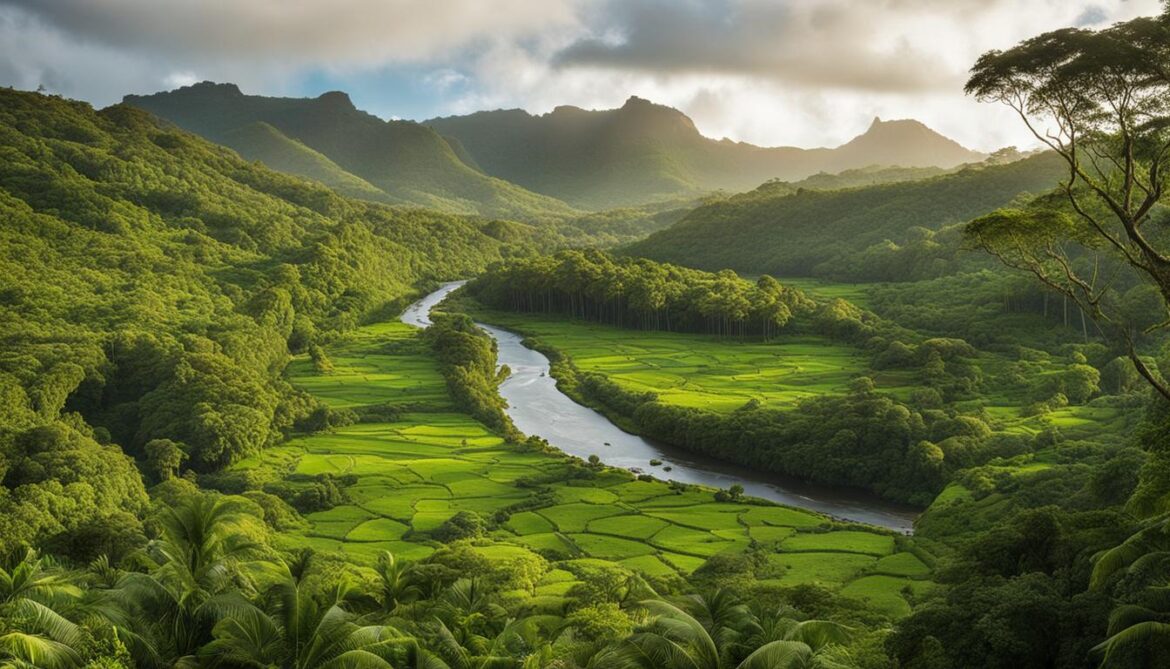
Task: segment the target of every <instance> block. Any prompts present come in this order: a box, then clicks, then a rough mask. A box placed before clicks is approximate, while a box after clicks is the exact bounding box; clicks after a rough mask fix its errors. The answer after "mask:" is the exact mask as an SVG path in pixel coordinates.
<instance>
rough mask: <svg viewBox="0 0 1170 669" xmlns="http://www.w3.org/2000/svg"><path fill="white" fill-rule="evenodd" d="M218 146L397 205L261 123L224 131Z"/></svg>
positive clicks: (355, 194)
mask: <svg viewBox="0 0 1170 669" xmlns="http://www.w3.org/2000/svg"><path fill="white" fill-rule="evenodd" d="M222 143H223V144H225V145H227V146H230V147H231V148H233V149H235V150H236V151H237V152H238V153H239V154H240V155H241V156H243V157H244V158H246V159H248V160H258V161H260V162H262V163H264V164H265V165H266V166H268V167H269V168H271V169H274V170H276V171H278V172H286V173H288V174H295V175H297V176H302V177H305V178H308V179H313V180H314V181H320V182H321V183H323V184H325V185H326V186H329V187H330V188H332V189H333V190H335V191H337V192H338V193H340V194H342V195H347V196H349V197H357V198H361V199H364V200H372V201H375V202H388V203H395V202H401V201H400V200H396V199H395V198H392V197H390V196H389V195H388V194H387V193H386V192H385V191H382V190H379V189H378V188H377V187H375V186H374V185H373V184H371V183H370V182H368V181H366V180H365V179H361V178H359V177H356V176H354V175H352V174H350V173H349V172H346V171H345V170H343V169H341V167H340V166H339V165H338V164H337V163H335V162H333V161H332V160H329V158H327V157H325V156H324V155H322V154H320V153H318V152H316V151H314V150H313V149H310V148H309V147H307V146H305V145H304V144H302V143H301V142H298V141H297V140H295V139H291V138H289V137H288V136H287V135H285V134H284V133H282V132H281V131H279V130H277V129H276V128H274V127H272V126H271V125H270V124H268V123H265V122H263V121H257V122H255V123H249V124H247V125H244V126H240V127H239V128H233V129H231V130H228V131H226V132H224V133H223V142H222Z"/></svg>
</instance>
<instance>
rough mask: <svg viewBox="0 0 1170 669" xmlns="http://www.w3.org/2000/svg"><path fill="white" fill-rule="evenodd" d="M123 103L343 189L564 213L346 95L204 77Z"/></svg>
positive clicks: (521, 213)
mask: <svg viewBox="0 0 1170 669" xmlns="http://www.w3.org/2000/svg"><path fill="white" fill-rule="evenodd" d="M125 103H126V104H129V105H131V106H135V107H139V108H142V109H145V110H147V111H149V112H152V113H154V114H157V115H158V116H161V117H162V118H165V119H167V120H170V121H173V122H174V123H176V124H177V125H179V126H180V127H182V128H184V129H186V130H189V131H191V132H194V133H197V134H199V135H202V136H203V137H206V138H207V139H210V140H211V141H213V142H218V143H221V144H224V145H226V146H229V147H231V148H233V149H236V150H237V151H239V152H240V154H241V155H243V156H244V157H245V158H248V159H249V160H259V161H261V162H263V163H265V164H266V165H268V166H269V167H270V168H272V169H276V170H281V171H285V172H289V173H291V174H297V175H300V176H305V177H309V178H313V179H318V180H321V181H323V182H324V183H326V184H328V185H330V186H334V187H339V188H340V189H341V190H342V192H343V193H344V194H346V195H350V196H356V197H362V198H365V199H372V200H375V201H383V202H398V203H407V204H415V205H422V206H427V207H431V208H435V209H439V210H442V211H447V212H452V213H463V214H481V215H483V216H491V217H500V218H512V219H522V220H529V219H534V218H555V217H563V216H566V215H570V214H572V213H573V210H572V209H571V208H570V207H569V206H568V205H566V204H565V203H563V202H560V201H558V200H555V199H553V198H551V197H547V196H542V195H537V194H536V193H532V192H529V191H526V190H524V189H523V188H521V187H519V186H516V185H514V184H511V183H508V182H506V181H503V180H501V179H496V178H493V177H490V176H487V175H485V174H483V173H482V172H480V171H479V170H478V169H476V168H474V167H472V166H469V165H468V164H467V163H465V162H464V161H463V160H461V159H460V158H459V156H458V155H456V153H455V150H454V149H452V147H451V145H450V144H448V142H447V141H446V140H444V139H443V138H442V137H440V136H439V135H438V134H436V133H435V131H433V130H431V129H430V128H428V127H426V126H423V125H420V124H418V123H413V122H410V121H383V120H381V119H379V118H378V117H376V116H373V115H371V114H367V113H365V112H363V111H359V110H358V109H356V108H355V107H354V106H353V103H352V102H350V100H349V96H347V95H346V94H345V93H339V92H333V93H326V94H324V95H322V96H320V97H318V98H315V99H308V98H305V99H300V98H269V97H263V96H258V95H244V94H243V93H241V92H240V89H239V88H237V87H236V86H235V85H234V84H213V83H211V82H203V83H200V84H195V85H193V86H187V87H184V88H180V89H177V90H174V91H170V92H166V93H157V94H154V95H148V96H136V95H128V96H126V99H125ZM367 186H373V188H374V190H373V191H371V190H369V189H368V188H367Z"/></svg>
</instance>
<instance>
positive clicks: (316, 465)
mask: <svg viewBox="0 0 1170 669" xmlns="http://www.w3.org/2000/svg"><path fill="white" fill-rule="evenodd" d="M419 343H420V342H419V337H418V335H417V331H416V330H413V329H411V328H408V327H406V326H401V325H397V324H380V325H374V326H368V327H365V328H362V329H361V330H359V331H358V333H357V334H356V335H355V336H353V337H350V338H347V339H345V340H344V341H341V342H338V343H337V344H335V345H334V346H332V347H330V349H329V350H328V351H327V355H328V357H329V359H330V361H331V363H332V365H333V371H332V372H331V373H318V372H317V371H316V370H315V369H314V367H313V365H312V363H311V362H310V361H308V360H307V359H305V360H298V361H297V362H296V363H295V364H294V365H293V366H292V367H291V368H290V370H289V378H290V380H291V381H292V382H293V383H295V384H297V385H298V386H300V387H301V388H304V389H306V390H308V391H309V392H312V393H313V394H315V395H317V396H318V397H321V398H323V399H325V400H326V401H327V402H328V403H329V404H330V405H332V406H335V407H347V408H353V409H360V408H362V407H363V406H370V405H384V404H391V405H398V406H401V407H402V408H403V409H405V412H404V413H401V414H400V415H399V416H398V420H396V421H393V422H379V423H357V424H353V425H349V426H346V427H342V428H339V429H337V430H335V431H333V432H328V433H319V434H314V435H311V436H303V437H299V438H295V439H293V440H291V441H289V442H287V443H286V444H284V445H282V446H280V447H278V448H274V449H270V450H268V451H265V452H264V453H263V454H261V455H259V456H256V457H253V458H250V459H248V460H246V461H244V462H242V463H240V464H239V465H238V466H237V467H238V468H239V469H248V470H252V472H251V473H252V475H253V476H257V477H261V478H263V479H265V480H277V479H284V480H285V481H286V482H288V483H292V484H295V485H298V486H299V485H304V486H309V485H311V484H312V483H313V481H316V480H318V478H319V477H320V476H322V475H331V476H333V477H334V480H340V479H343V480H345V481H346V483H347V485H346V486H345V488H344V495H345V498H346V499H345V502H344V503H342V504H340V505H338V506H335V507H333V508H331V509H328V510H324V511H318V512H316V513H309V514H307V515H306V516H305V518H306V521H307V523H306V525H307V526H306V527H304V528H303V529H299V530H293V531H288V532H286V533H285V534H284V535H282V537H281V540H282V542H283V543H284V544H285V545H287V546H289V547H299V546H307V547H313V548H315V549H317V550H322V551H336V552H341V553H344V554H346V555H348V556H350V558H351V559H354V560H357V561H361V562H366V563H369V562H372V561H373V560H374V559H376V557H377V555H378V554H379V553H380V552H381V551H384V550H389V551H391V552H393V553H394V554H395V555H397V556H399V557H400V558H402V559H408V560H413V559H421V558H424V557H426V556H427V555H429V554H430V553H432V552H433V551H435V550H436V549H437V548H439V547H440V545H441V544H439V543H438V542H437V541H435V540H434V539H433V537H432V534H431V533H433V532H434V531H435V530H437V529H438V528H440V527H441V526H442V525H443V524H444V523H445V522H446V521H447V520H448V519H449V518H451V517H452V516H453V515H455V514H456V513H459V512H460V511H473V512H475V513H477V514H479V515H480V516H481V517H482V518H483V519H485V522H487V523H488V524H489V525H490V532H489V533H488V534H487V535H485V536H484V537H483V538H482V539H479V540H477V542H476V550H477V551H478V552H480V553H481V554H482V555H484V557H486V558H488V559H490V560H499V561H504V562H506V561H510V560H516V559H519V558H522V557H523V556H531V555H532V554H533V553H537V554H541V555H544V556H546V557H548V558H549V559H552V560H553V561H554V563H555V565H563V568H554V569H553V570H552V571H550V572H549V573H548V574H547V575H546V576H545V577H544V579H543V580H542V581H541V582H540V583H539V584H538V585H537V587H536V590H535V592H534V593H530V592H525V591H517V592H516V593H515V596H516V597H518V598H522V599H525V602H526V603H525V606H528V607H530V608H531V609H532V610H533V611H548V610H559V607H560V608H563V606H564V604H565V598H566V597H570V596H572V595H571V593H572V591H573V589H574V587H575V586H576V585H577V584H578V582H579V581H578V577H577V576H575V575H574V574H575V573H580V570H582V569H613V570H621V571H626V572H629V571H637V572H641V573H643V574H645V575H646V576H649V577H667V576H674V575H686V574H688V573H690V572H692V571H694V570H695V569H697V568H699V567H700V566H702V565H703V563H704V561H705V560H706V559H708V558H709V557H711V556H713V555H716V554H719V553H724V552H738V551H744V550H747V549H748V548H749V547H751V546H752V545H753V543H754V544H755V545H758V546H763V547H765V548H764V550H768V551H773V554H772V555H771V557H770V560H778V562H777V563H776V564H780V565H782V568H780V569H777V572H778V573H780V574H781V575H780V576H778V579H779V580H778V582H779V583H781V584H783V585H799V584H805V583H818V584H821V585H823V586H825V587H829V588H834V589H841V588H844V587H846V586H847V585H848V584H850V583H853V582H855V581H861V580H862V579H865V578H871V577H873V576H878V575H882V576H887V577H893V578H901V579H904V580H905V579H910V578H921V577H922V576H924V574H923V573H922V569H924V568H925V565H921V563H920V562H917V558H914V556H912V555H909V554H904V553H896V552H894V540H893V538H892V537H891V536H889V535H887V534H884V533H881V532H879V531H876V530H875V531H874V532H872V533H870V532H864V531H857V530H831V528H830V525H829V523H828V521H827V520H826V519H825V518H824V517H822V516H819V515H816V514H814V513H810V512H806V511H802V510H799V509H792V508H787V507H778V506H759V505H753V504H745V503H718V502H715V501H714V499H713V494H712V492H713V491H710V490H699V489H690V490H686V491H679V490H674V489H672V488H670V487H669V486H668V485H666V484H665V483H661V482H657V481H636V480H632V479H631V477H630V475H629V474H627V473H625V472H616V471H611V472H605V473H602V474H601V475H599V476H597V477H596V478H594V479H589V480H581V479H571V478H569V477H568V475H567V473H566V476H565V480H563V481H562V480H557V478H556V473H558V472H566V471H567V470H566V468H565V464H566V461H565V459H564V458H563V457H562V456H559V455H556V454H548V453H542V452H533V451H525V450H522V449H521V448H520V447H517V446H514V445H511V444H507V443H505V442H504V441H503V440H502V439H500V438H499V437H497V436H495V435H494V434H492V433H491V432H489V431H488V430H487V429H486V428H485V427H484V426H483V425H482V424H480V423H478V422H477V421H475V420H473V419H471V418H470V417H468V416H466V415H464V414H461V413H457V412H455V411H454V410H453V407H452V405H451V402H450V399H449V398H448V396H447V393H446V387H445V383H444V381H443V379H442V377H441V376H440V375H439V373H438V368H437V366H436V364H435V363H434V360H433V359H432V358H431V356H430V355H429V353H428V351H427V350H426V349H425V348H422V347H421V346H419ZM672 345H676V344H673V343H672ZM707 345H708V346H709V347H711V350H716V351H718V350H721V349H724V348H726V349H729V350H730V349H735V348H736V347H740V346H743V347H745V348H751V347H753V346H755V347H762V345H739V344H727V343H719V342H715V341H713V342H708V344H707ZM680 351H681V349H680ZM757 354H758V351H757V352H754V353H752V355H757ZM700 355H704V354H700ZM718 355H719V356H722V358H721V361H720V363H719V364H724V365H730V364H733V363H734V360H733V358H734V356H733V355H732V354H731V353H728V352H726V351H723V352H720V353H718ZM844 359H845V358H842V360H844ZM706 374H707V376H708V377H710V378H713V377H712V376H711V374H712V373H711V372H710V370H708V372H706ZM806 378H811V377H806ZM403 389H407V391H406V392H404V390H403ZM737 401H738V400H737ZM550 475H551V476H550ZM522 478H524V479H541V480H543V481H545V483H543V484H542V487H543V488H544V489H545V490H546V492H544V493H540V494H542V496H541V497H540V501H539V502H538V503H534V502H536V500H535V496H536V495H537V494H538V492H537V489H535V488H533V487H531V486H524V487H521V486H517V485H516V482H517V481H518V480H519V479H522ZM350 481H353V482H352V484H348V483H349V482H350ZM903 556H904V557H903ZM879 557H880V558H881V560H882V561H883V562H879ZM894 558H898V559H899V560H900V561H898V562H893V561H892V560H893V559H894ZM557 560H563V562H556V561H557ZM884 561H890V562H884ZM915 564H917V565H918V567H915ZM555 565H554V566H555ZM879 567H881V568H879ZM863 583H864V584H865V585H866V588H868V589H867V590H866V592H868V590H871V589H872V586H869V585H868V582H864V581H863ZM887 599H888V598H887ZM887 599H880V601H879V600H878V599H875V601H878V606H880V607H884V608H883V610H891V611H893V610H894V606H893V604H891V603H890V601H887ZM898 610H899V611H900V609H898Z"/></svg>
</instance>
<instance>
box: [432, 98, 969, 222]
mask: <svg viewBox="0 0 1170 669" xmlns="http://www.w3.org/2000/svg"><path fill="white" fill-rule="evenodd" d="M425 123H426V125H429V126H430V127H432V128H434V129H435V130H437V131H438V132H439V133H440V134H442V135H443V136H445V137H448V138H453V139H454V140H457V141H458V143H459V146H460V147H461V148H462V149H464V150H466V151H467V153H468V154H469V155H470V156H471V159H472V160H473V161H474V165H475V166H476V167H478V168H479V169H482V170H483V171H484V172H485V173H487V174H490V175H492V176H494V177H499V178H501V179H506V180H508V181H511V182H513V183H516V184H519V185H521V186H523V187H525V188H527V189H529V190H532V191H535V192H537V193H542V194H545V195H549V196H552V197H556V198H559V199H561V200H564V201H566V202H569V203H570V204H573V205H575V206H579V207H585V208H604V207H611V206H623V205H630V204H635V203H640V202H647V201H652V200H655V199H662V198H669V197H678V196H679V195H688V194H696V193H701V192H707V191H711V190H717V189H724V190H731V191H744V190H750V189H753V188H755V187H756V186H758V185H759V184H760V183H762V182H764V181H768V180H773V179H781V180H785V181H792V180H799V179H803V178H805V177H808V176H810V175H813V174H817V173H821V172H826V173H836V172H841V171H844V170H851V169H858V168H864V167H869V166H873V165H883V166H900V167H938V168H952V167H955V166H957V165H960V164H963V163H969V162H978V161H980V160H983V159H984V158H985V157H986V156H985V154H981V153H978V152H976V151H972V150H969V149H966V148H964V147H963V146H961V145H959V144H958V143H957V142H955V141H953V140H951V139H948V138H946V137H944V136H942V135H940V134H938V133H937V132H934V131H933V130H931V129H930V128H928V127H926V126H925V125H923V124H921V123H919V122H918V121H913V120H898V121H882V120H880V119H875V120H874V122H873V124H872V125H871V126H870V127H869V129H868V130H867V131H866V132H865V133H864V134H862V135H860V136H858V137H856V138H854V139H853V140H851V141H849V142H848V143H846V144H844V145H842V146H839V147H837V148H834V149H824V148H822V149H800V148H795V147H777V148H765V147H759V146H754V145H752V144H747V143H743V142H733V141H730V140H727V139H724V140H715V139H711V138H708V137H704V136H703V135H702V134H701V133H700V132H699V130H698V129H697V128H696V127H695V124H694V122H692V121H691V119H690V118H689V117H687V116H686V115H685V114H683V113H682V112H680V111H678V110H677V109H673V108H671V107H666V106H663V105H658V104H654V103H651V102H649V101H647V100H643V99H641V98H638V97H631V98H630V99H629V100H627V101H626V103H625V104H624V105H623V106H622V107H621V108H619V109H610V110H602V111H587V110H584V109H581V108H578V107H571V106H562V107H557V108H556V109H554V110H553V111H552V112H549V113H547V114H542V115H532V114H529V113H527V112H525V111H523V110H520V109H511V110H497V111H485V112H477V113H474V114H470V115H467V116H451V117H446V118H436V119H431V120H429V121H426V122H425Z"/></svg>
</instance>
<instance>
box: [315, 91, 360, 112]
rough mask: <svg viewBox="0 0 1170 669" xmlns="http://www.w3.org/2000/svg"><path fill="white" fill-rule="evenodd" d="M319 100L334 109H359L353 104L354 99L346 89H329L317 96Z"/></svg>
mask: <svg viewBox="0 0 1170 669" xmlns="http://www.w3.org/2000/svg"><path fill="white" fill-rule="evenodd" d="M317 102H319V103H321V104H323V105H327V106H328V107H330V108H333V109H346V110H349V109H357V107H354V106H353V100H350V99H349V94H348V93H345V92H344V91H328V92H326V93H322V94H321V95H319V96H317Z"/></svg>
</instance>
